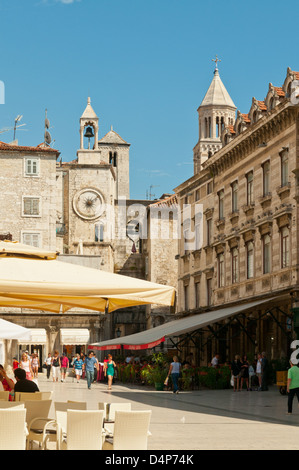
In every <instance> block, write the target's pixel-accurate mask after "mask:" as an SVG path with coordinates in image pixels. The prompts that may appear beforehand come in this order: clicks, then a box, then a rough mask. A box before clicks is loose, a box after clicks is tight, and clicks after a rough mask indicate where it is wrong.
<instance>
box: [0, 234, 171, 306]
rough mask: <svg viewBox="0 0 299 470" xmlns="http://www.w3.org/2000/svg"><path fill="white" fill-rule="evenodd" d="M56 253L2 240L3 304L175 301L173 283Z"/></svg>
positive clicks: (0, 278)
mask: <svg viewBox="0 0 299 470" xmlns="http://www.w3.org/2000/svg"><path fill="white" fill-rule="evenodd" d="M57 257H58V253H56V252H51V251H46V250H42V249H39V248H34V247H31V246H27V245H22V244H20V243H18V242H10V241H3V242H0V306H2V307H20V308H29V309H38V310H45V311H50V312H57V313H59V312H66V311H68V310H70V309H72V308H84V309H88V310H96V311H100V312H112V311H114V310H117V309H119V308H124V307H131V306H135V305H145V304H151V303H154V304H158V305H165V306H171V305H173V304H174V301H175V289H174V288H173V287H170V286H164V285H161V284H156V283H152V282H148V281H143V280H141V279H136V278H132V277H128V276H122V275H119V274H114V273H109V272H106V271H101V270H98V269H93V268H87V267H83V266H78V265H74V264H71V263H64V262H62V261H59V260H58V258H57Z"/></svg>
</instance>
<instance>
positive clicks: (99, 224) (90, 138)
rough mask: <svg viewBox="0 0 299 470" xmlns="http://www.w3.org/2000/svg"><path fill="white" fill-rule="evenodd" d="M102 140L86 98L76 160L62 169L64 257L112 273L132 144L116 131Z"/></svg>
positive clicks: (95, 117)
mask: <svg viewBox="0 0 299 470" xmlns="http://www.w3.org/2000/svg"><path fill="white" fill-rule="evenodd" d="M98 136H99V118H98V116H97V115H96V113H95V112H94V110H93V108H92V106H91V100H90V98H88V101H87V106H86V108H85V110H84V112H83V114H82V116H81V118H80V148H79V150H78V151H77V159H75V160H73V161H71V162H66V163H63V164H62V165H61V172H60V174H61V175H63V178H62V180H63V195H64V208H63V214H64V220H63V222H64V226H65V234H64V241H63V243H64V252H65V253H68V254H75V255H84V256H93V257H95V258H94V260H93V262H96V261H95V260H98V262H100V268H101V269H104V270H107V271H114V263H115V260H114V253H115V251H116V243H117V242H116V241H115V240H116V237H115V231H117V226H116V225H115V224H116V223H117V211H118V200H119V198H126V199H127V200H128V199H129V197H130V194H129V149H130V144H128V143H127V142H126V141H125V140H124V139H122V138H121V137H120V136H119V135H118V134H117V133H116V132H115V131H114V130H113V129H112V128H111V129H110V131H109V132H108V133H107V134H106V135H105V136H104V137H102V138H101V139H99V137H98ZM95 267H99V266H95Z"/></svg>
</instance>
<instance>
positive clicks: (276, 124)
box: [202, 100, 296, 176]
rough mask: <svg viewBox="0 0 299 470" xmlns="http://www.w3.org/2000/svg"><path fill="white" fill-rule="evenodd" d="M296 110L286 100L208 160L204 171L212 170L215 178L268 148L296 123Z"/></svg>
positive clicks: (204, 165) (204, 164)
mask: <svg viewBox="0 0 299 470" xmlns="http://www.w3.org/2000/svg"><path fill="white" fill-rule="evenodd" d="M295 109H296V108H295V106H294V105H292V104H291V103H290V101H289V100H284V101H283V102H282V103H280V104H279V105H278V106H277V107H276V108H275V109H274V110H272V111H271V112H269V113H267V114H266V115H264V116H263V117H262V118H260V119H259V120H258V121H257V122H256V123H254V124H252V125H250V126H249V127H248V128H247V129H246V130H245V131H244V132H242V133H241V134H239V135H237V136H236V137H235V138H234V139H233V140H231V141H230V142H229V143H228V144H227V145H226V146H224V147H223V148H222V149H220V150H219V151H218V152H216V153H215V154H214V155H212V156H211V157H210V158H209V159H208V160H206V161H205V162H204V163H203V165H202V166H203V169H208V168H210V169H211V171H212V173H213V176H215V175H218V174H221V173H222V172H223V171H224V170H226V169H228V168H230V167H231V166H233V165H235V164H236V163H237V162H238V161H240V160H242V159H243V158H245V157H246V156H247V155H248V154H249V153H252V152H253V151H255V150H256V149H258V148H259V147H260V148H262V147H266V146H267V142H269V141H271V140H272V139H273V138H274V137H275V136H276V135H277V134H278V133H280V132H281V131H282V130H284V129H286V128H287V127H289V126H290V124H291V123H292V122H295V119H296V112H295Z"/></svg>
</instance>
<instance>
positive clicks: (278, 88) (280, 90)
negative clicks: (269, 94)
mask: <svg viewBox="0 0 299 470" xmlns="http://www.w3.org/2000/svg"><path fill="white" fill-rule="evenodd" d="M274 90H275V91H276V93H277V94H278V96H285V92H284V91H283V89H282V87H281V86H280V87H278V86H275V87H274Z"/></svg>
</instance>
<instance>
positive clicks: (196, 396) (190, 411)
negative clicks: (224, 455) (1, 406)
mask: <svg viewBox="0 0 299 470" xmlns="http://www.w3.org/2000/svg"><path fill="white" fill-rule="evenodd" d="M38 385H39V388H40V391H48V390H53V402H54V401H67V400H77V401H86V402H87V408H88V409H97V404H98V402H108V403H112V402H126V401H130V402H131V404H132V409H133V410H145V409H151V410H152V419H151V425H150V431H151V434H152V435H151V436H150V438H149V441H148V449H149V450H164V451H165V450H298V449H299V427H298V426H299V408H298V403H297V399H296V398H295V399H294V405H293V414H292V415H287V396H286V395H284V396H283V395H281V394H280V393H279V391H278V388H277V387H276V386H272V387H270V388H269V391H267V392H258V391H252V392H250V391H246V390H245V389H244V390H243V391H242V392H234V391H233V390H195V391H186V392H181V393H179V394H178V395H175V394H173V393H172V392H168V391H162V392H159V391H155V390H154V389H153V388H150V387H147V386H141V385H133V384H128V385H126V384H125V385H124V384H120V383H119V382H116V383H115V384H114V385H113V387H112V391H108V390H107V385H106V384H104V383H95V384H92V387H91V390H88V389H87V383H86V380H81V382H80V383H77V382H76V381H75V380H74V379H73V378H70V377H68V378H67V379H66V381H65V382H63V383H62V382H55V383H53V381H52V379H49V380H48V379H47V378H46V376H45V374H39V377H38ZM50 417H53V418H54V405H53V403H52V406H51V410H50ZM132 439H133V440H134V436H132ZM35 448H38V447H35ZM54 448H55V447H54V444H52V443H50V444H49V449H50V450H54Z"/></svg>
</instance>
